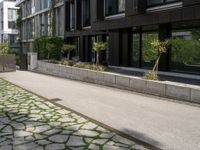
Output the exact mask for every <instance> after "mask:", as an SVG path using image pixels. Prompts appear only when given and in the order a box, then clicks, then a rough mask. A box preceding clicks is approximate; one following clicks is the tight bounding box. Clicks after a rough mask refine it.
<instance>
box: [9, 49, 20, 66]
mask: <svg viewBox="0 0 200 150" xmlns="http://www.w3.org/2000/svg"><path fill="white" fill-rule="evenodd" d="M11 54H15V56H16V65H18V66H19V65H20V63H21V59H20V51H19V50H18V49H12V51H11Z"/></svg>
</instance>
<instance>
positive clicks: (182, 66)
mask: <svg viewBox="0 0 200 150" xmlns="http://www.w3.org/2000/svg"><path fill="white" fill-rule="evenodd" d="M170 67H171V70H174V71H182V72H197V73H200V28H195V29H182V30H173V31H172V47H171V66H170Z"/></svg>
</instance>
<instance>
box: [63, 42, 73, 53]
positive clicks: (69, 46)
mask: <svg viewBox="0 0 200 150" xmlns="http://www.w3.org/2000/svg"><path fill="white" fill-rule="evenodd" d="M75 49H76V45H72V44H64V45H63V53H65V52H69V51H73V50H75Z"/></svg>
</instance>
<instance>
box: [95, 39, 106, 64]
mask: <svg viewBox="0 0 200 150" xmlns="http://www.w3.org/2000/svg"><path fill="white" fill-rule="evenodd" d="M107 47H108V44H107V42H94V43H93V50H94V51H95V52H96V59H97V60H96V64H97V65H99V63H100V60H99V56H100V51H104V50H106V49H107Z"/></svg>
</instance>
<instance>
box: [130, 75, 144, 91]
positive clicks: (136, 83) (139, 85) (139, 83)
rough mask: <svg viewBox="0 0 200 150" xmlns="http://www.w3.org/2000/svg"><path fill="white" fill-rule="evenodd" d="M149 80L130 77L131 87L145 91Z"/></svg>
mask: <svg viewBox="0 0 200 150" xmlns="http://www.w3.org/2000/svg"><path fill="white" fill-rule="evenodd" d="M146 84H147V81H146V80H143V79H139V78H130V88H131V89H133V90H135V91H140V92H143V91H145V89H146Z"/></svg>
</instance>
